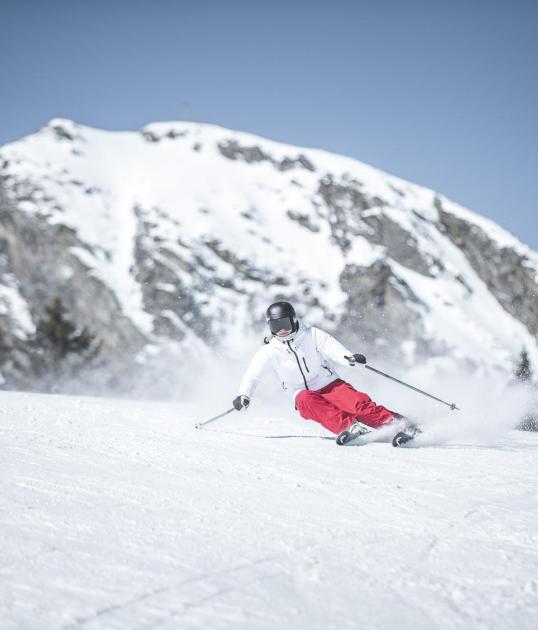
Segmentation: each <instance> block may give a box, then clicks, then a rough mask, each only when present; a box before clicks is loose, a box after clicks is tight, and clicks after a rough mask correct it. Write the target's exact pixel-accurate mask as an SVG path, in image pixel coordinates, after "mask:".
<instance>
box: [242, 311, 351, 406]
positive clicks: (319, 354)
mask: <svg viewBox="0 0 538 630" xmlns="http://www.w3.org/2000/svg"><path fill="white" fill-rule="evenodd" d="M351 354H352V352H351V351H350V350H348V349H347V348H346V347H345V346H343V345H342V344H341V343H340V342H338V341H337V340H336V339H335V338H334V337H332V336H331V335H329V334H328V333H326V332H324V331H323V330H320V329H319V328H315V327H314V326H312V327H311V326H307V325H306V324H304V323H303V322H299V330H298V331H297V334H296V335H295V338H294V339H293V340H292V341H280V340H278V339H277V338H275V337H273V338H272V339H271V341H270V342H269V343H268V344H265V345H264V346H263V347H262V348H260V349H259V350H258V352H257V353H256V354H255V355H254V358H253V359H252V361H251V362H250V365H249V366H248V368H247V371H246V372H245V375H244V376H243V380H242V381H241V384H240V385H239V395H240V396H248V397H249V398H251V396H252V394H253V393H254V391H255V389H256V387H257V386H258V384H259V383H260V382H261V381H262V380H264V378H265V376H267V375H268V374H270V373H271V372H273V373H274V374H276V376H277V378H278V379H279V381H280V382H281V383H282V387H283V388H284V389H290V390H292V391H293V392H294V396H296V395H297V394H298V393H299V392H300V391H302V390H304V389H311V390H317V389H321V388H322V387H325V386H326V385H328V384H329V383H332V382H333V381H335V380H337V379H338V378H340V377H339V376H338V374H337V373H336V372H335V370H334V368H333V367H332V366H331V364H330V362H331V361H334V362H335V363H339V364H340V365H345V366H349V363H348V361H347V360H346V359H345V358H344V357H345V356H351Z"/></svg>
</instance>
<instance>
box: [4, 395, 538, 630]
mask: <svg viewBox="0 0 538 630" xmlns="http://www.w3.org/2000/svg"><path fill="white" fill-rule="evenodd" d="M1 401H2V403H1V405H0V419H1V423H0V427H1V429H0V454H1V470H2V475H1V479H0V482H1V495H0V541H1V545H2V558H1V563H0V619H1V620H2V621H1V628H2V630H13V629H17V630H21V629H25V630H26V629H28V630H30V629H31V630H35V629H36V628H39V629H44V630H49V629H51V630H56V629H58V630H60V629H61V630H67V629H70V630H74V629H79V628H80V629H83V630H97V629H105V628H106V629H117V630H142V629H150V628H159V629H164V630H176V629H177V628H181V629H182V630H183V629H190V628H192V629H195V628H196V629H198V628H204V629H207V628H211V629H212V630H218V629H224V628H255V629H256V630H258V629H260V630H265V629H267V630H268V629H274V628H294V629H295V628H299V629H303V628H304V629H307V628H308V629H309V630H311V629H322V628H323V629H326V628H338V629H356V628H361V627H364V628H374V629H380V630H382V629H388V628H396V627H397V628H399V629H404V630H405V629H407V628H409V629H414V630H416V629H425V630H426V629H428V630H431V629H435V628H450V629H458V628H465V629H468V628H473V629H475V628H483V629H486V628H487V629H488V630H490V629H492V628H499V629H501V628H502V629H503V630H505V629H510V628H514V629H516V628H517V629H518V630H520V629H522V630H525V629H527V628H528V629H529V630H530V629H531V628H535V623H536V615H537V614H538V597H537V595H538V579H537V573H536V567H537V566H538V562H537V561H538V530H537V528H536V523H537V522H538V519H537V515H538V507H537V500H536V488H537V477H538V474H537V472H538V467H537V465H536V464H537V459H538V436H537V435H536V434H529V433H522V432H516V431H508V432H505V433H503V434H501V435H499V438H498V440H497V442H496V443H495V444H493V445H492V444H481V443H480V442H479V441H475V443H469V442H468V441H467V442H465V443H459V444H458V443H457V441H455V440H454V437H453V436H452V440H451V442H450V444H437V445H435V444H433V445H432V444H430V445H428V441H427V439H425V441H424V446H423V447H422V448H405V449H393V448H392V447H391V446H390V444H388V443H369V444H365V445H363V446H360V447H357V448H355V447H353V446H347V447H337V446H336V445H335V444H333V443H331V442H330V441H328V440H326V439H301V438H320V437H322V438H326V437H327V436H328V434H327V433H324V432H323V430H321V429H320V428H319V427H318V426H317V425H315V424H314V423H309V422H305V421H302V420H300V419H298V418H296V417H293V416H292V415H290V417H287V418H286V417H272V418H271V417H267V416H265V415H264V416H257V415H256V413H255V412H254V413H252V412H251V411H249V413H248V414H245V413H241V414H232V415H231V416H228V417H226V418H224V419H222V420H221V421H218V422H215V423H214V424H212V425H210V427H207V428H206V429H204V430H199V431H197V430H195V429H194V427H193V425H194V423H195V422H196V421H198V420H201V419H203V418H200V417H199V416H197V415H196V412H197V409H196V408H195V407H194V406H180V405H173V404H164V403H139V402H133V401H114V400H105V399H92V398H79V397H72V398H69V397H62V396H40V395H33V394H15V393H2V394H1ZM216 411H218V409H217V410H216ZM265 438H274V439H265ZM277 438H278V439H277ZM430 441H431V440H430Z"/></svg>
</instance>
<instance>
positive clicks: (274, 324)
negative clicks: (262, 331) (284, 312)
mask: <svg viewBox="0 0 538 630" xmlns="http://www.w3.org/2000/svg"><path fill="white" fill-rule="evenodd" d="M267 323H268V324H269V330H270V331H271V332H272V333H273V335H276V334H277V333H278V332H280V331H281V330H286V331H288V332H291V331H292V330H293V321H292V319H291V317H281V318H280V319H270V320H269V321H268V322H267Z"/></svg>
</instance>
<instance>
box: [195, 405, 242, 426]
mask: <svg viewBox="0 0 538 630" xmlns="http://www.w3.org/2000/svg"><path fill="white" fill-rule="evenodd" d="M232 411H235V407H232V408H231V409H228V411H225V412H224V413H221V414H219V415H218V416H215V417H214V418H209V420H204V421H203V422H197V423H196V424H195V425H194V428H195V429H201V428H202V427H203V426H204V424H209V423H210V422H215V420H218V419H219V418H223V417H224V416H227V415H228V414H229V413H232Z"/></svg>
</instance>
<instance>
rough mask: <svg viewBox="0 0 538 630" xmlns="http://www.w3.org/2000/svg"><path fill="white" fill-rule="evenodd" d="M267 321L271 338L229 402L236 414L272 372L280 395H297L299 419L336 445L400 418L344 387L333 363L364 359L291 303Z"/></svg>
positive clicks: (273, 310)
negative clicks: (314, 424)
mask: <svg viewBox="0 0 538 630" xmlns="http://www.w3.org/2000/svg"><path fill="white" fill-rule="evenodd" d="M266 319H267V323H268V325H269V330H270V331H271V337H269V338H266V339H265V345H264V346H263V347H262V348H260V349H259V350H258V352H257V353H256V354H255V355H254V358H253V359H252V361H251V363H250V365H249V366H248V368H247V370H246V372H245V375H244V376H243V380H242V381H241V384H240V385H239V394H238V396H237V397H236V398H235V399H234V401H233V406H234V408H235V409H237V410H238V411H239V410H241V409H246V408H247V407H248V406H249V404H250V398H251V397H252V395H253V393H254V391H255V389H256V387H257V386H258V384H259V383H260V381H261V380H263V378H264V377H265V376H266V374H267V373H270V372H271V371H272V372H273V373H275V374H276V375H277V377H278V378H279V380H280V382H282V386H283V387H284V389H291V390H293V391H294V392H295V408H296V409H297V411H298V412H299V413H300V414H301V416H302V417H303V418H305V419H308V420H314V421H316V422H319V423H320V424H321V425H323V426H324V427H325V428H326V429H328V430H329V431H331V432H332V433H336V434H338V435H339V440H337V441H338V443H342V444H343V443H345V442H346V441H349V439H352V438H354V437H356V435H360V434H361V433H364V432H366V431H369V427H374V428H376V427H380V426H381V425H384V424H387V423H390V422H392V421H393V420H395V419H400V418H402V416H401V415H400V414H398V413H395V412H394V411H390V410H389V409H387V408H386V407H383V406H382V405H378V404H376V403H375V402H373V401H372V400H371V399H370V397H369V396H368V395H367V394H365V393H363V392H359V391H357V390H356V389H355V388H354V387H352V386H351V385H350V384H349V383H346V382H345V381H343V380H342V379H341V378H340V377H339V376H338V374H337V373H336V372H335V371H334V368H333V367H332V362H334V363H338V364H340V365H344V366H356V365H358V364H365V363H366V357H365V356H364V355H362V354H353V353H352V352H351V351H350V350H348V349H347V348H345V347H344V346H343V345H342V344H341V343H339V342H338V341H337V340H336V339H335V338H334V337H332V336H331V335H329V334H328V333H326V332H324V331H323V330H320V329H319V328H316V327H315V326H307V325H306V324H305V323H304V322H303V321H301V320H299V319H298V318H297V315H296V313H295V309H294V308H293V306H292V305H291V304H290V303H289V302H275V303H274V304H271V306H269V308H268V309H267V313H266ZM340 436H344V437H343V438H340Z"/></svg>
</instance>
